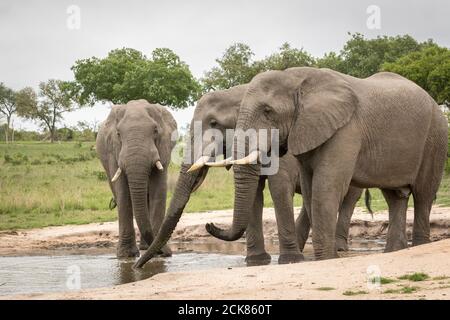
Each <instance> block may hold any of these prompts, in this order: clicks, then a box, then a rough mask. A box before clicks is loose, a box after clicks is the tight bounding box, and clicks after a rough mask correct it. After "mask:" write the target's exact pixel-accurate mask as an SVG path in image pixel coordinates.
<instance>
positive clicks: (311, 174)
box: [228, 67, 448, 259]
mask: <svg viewBox="0 0 450 320" xmlns="http://www.w3.org/2000/svg"><path fill="white" fill-rule="evenodd" d="M249 129H253V131H256V132H260V131H261V129H265V130H267V132H269V137H270V133H271V132H272V131H271V130H273V129H277V130H278V134H279V135H278V137H279V144H280V146H284V147H285V148H286V149H287V150H288V152H290V153H292V154H293V155H294V156H295V157H296V158H297V160H298V162H299V164H300V173H301V190H302V196H303V203H304V206H305V208H306V212H307V215H308V218H309V221H311V226H312V241H313V248H314V254H315V257H316V259H329V258H335V257H338V255H337V251H336V246H335V233H336V212H337V211H338V208H339V207H340V205H341V204H342V201H343V198H344V196H345V195H346V193H347V191H348V189H349V187H350V186H356V187H359V188H370V187H376V188H380V189H381V190H382V193H383V195H384V197H385V199H386V201H387V203H388V208H389V229H388V233H387V243H386V248H385V251H386V252H390V251H394V250H399V249H403V248H406V247H407V237H406V210H407V207H408V199H409V197H410V195H411V194H412V196H413V200H414V224H413V234H412V244H413V245H420V244H423V243H427V242H429V241H430V223H429V215H430V210H431V206H432V203H433V201H434V199H435V197H436V193H437V190H438V188H439V185H440V182H441V179H442V176H443V171H444V166H445V161H446V157H447V130H448V125H447V120H446V118H445V117H444V116H443V113H442V111H441V110H440V109H439V106H438V105H437V104H436V102H435V101H434V100H433V99H432V98H431V97H430V95H429V94H428V93H427V92H426V91H425V90H423V89H422V88H420V87H419V86H418V85H416V84H415V83H413V82H412V81H410V80H408V79H406V78H403V77H402V76H400V75H397V74H394V73H389V72H380V73H377V74H374V75H372V76H370V77H368V78H365V79H360V78H356V77H353V76H350V75H345V74H342V73H339V72H336V71H333V70H330V69H318V68H312V67H296V68H289V69H286V70H284V71H267V72H264V73H260V74H258V75H256V76H255V77H254V78H253V79H252V80H251V82H250V83H249V88H248V90H247V92H246V94H245V96H244V98H243V100H242V102H241V107H240V110H239V115H238V120H237V124H236V132H246V131H247V130H249ZM242 138H243V135H242V134H241V135H239V134H235V136H234V140H233V145H234V146H233V149H234V150H235V152H234V154H233V159H235V160H233V161H234V163H239V164H235V165H234V166H233V170H234V183H235V195H238V196H236V197H235V202H234V211H235V215H236V214H239V215H240V216H244V217H247V219H241V221H240V223H241V225H240V228H241V229H245V227H246V224H247V223H248V216H249V213H250V210H251V204H252V203H253V200H254V199H255V194H256V190H257V188H258V181H259V174H260V172H261V164H260V159H261V156H262V155H263V154H265V153H267V152H270V151H271V142H270V141H268V142H267V143H266V144H265V145H264V144H262V143H260V142H261V141H259V142H258V143H257V145H256V146H252V145H250V144H248V143H246V144H244V145H243V146H244V148H242V149H244V150H239V142H240V141H242ZM247 149H248V152H245V150H247ZM242 157H243V158H242ZM236 212H237V213H236ZM228 232H230V233H232V232H234V230H231V229H230V230H228Z"/></svg>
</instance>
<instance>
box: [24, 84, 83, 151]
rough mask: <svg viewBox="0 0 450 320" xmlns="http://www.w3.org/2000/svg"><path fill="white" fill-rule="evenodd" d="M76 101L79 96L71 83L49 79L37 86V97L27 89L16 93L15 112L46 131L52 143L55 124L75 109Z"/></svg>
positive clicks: (30, 89) (31, 90)
mask: <svg viewBox="0 0 450 320" xmlns="http://www.w3.org/2000/svg"><path fill="white" fill-rule="evenodd" d="M76 101H79V94H78V88H77V87H76V85H75V84H74V83H73V82H68V81H62V80H54V79H51V80H49V81H47V82H41V83H40V84H39V96H38V95H37V94H36V92H35V91H34V90H33V89H32V88H29V87H28V88H24V89H22V90H20V91H19V92H18V93H17V111H18V114H19V115H20V116H22V117H24V118H27V119H31V120H34V121H36V122H38V123H39V124H40V125H41V126H42V127H43V128H46V129H48V131H49V133H50V141H51V142H52V143H53V142H54V140H55V134H56V124H57V123H58V122H59V121H60V120H61V119H62V117H63V114H64V113H65V112H70V111H73V110H74V109H75V108H76V107H77V104H76Z"/></svg>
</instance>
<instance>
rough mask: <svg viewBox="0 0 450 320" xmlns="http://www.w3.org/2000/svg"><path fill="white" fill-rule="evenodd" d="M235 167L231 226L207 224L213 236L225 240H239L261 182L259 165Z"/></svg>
mask: <svg viewBox="0 0 450 320" xmlns="http://www.w3.org/2000/svg"><path fill="white" fill-rule="evenodd" d="M233 169H234V185H235V189H234V211H233V222H232V224H231V227H230V228H229V229H226V230H224V229H221V228H218V227H216V226H215V225H214V224H212V223H209V224H207V225H206V230H207V231H208V232H209V233H210V234H211V235H212V236H214V237H216V238H219V239H221V240H225V241H235V240H238V239H239V238H241V237H242V235H243V234H244V232H245V230H246V229H247V225H248V220H249V216H250V214H251V212H252V208H253V205H254V203H255V197H256V192H257V189H258V183H259V171H260V166H259V165H235V166H234V167H233Z"/></svg>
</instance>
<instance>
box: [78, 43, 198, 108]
mask: <svg viewBox="0 0 450 320" xmlns="http://www.w3.org/2000/svg"><path fill="white" fill-rule="evenodd" d="M72 70H73V72H74V75H75V79H76V82H77V84H78V85H79V87H80V94H79V99H80V100H79V102H80V104H82V105H85V104H88V105H93V104H94V103H95V102H97V101H109V102H112V103H115V104H121V103H127V102H128V101H130V100H136V99H146V100H148V101H149V102H151V103H161V104H164V105H168V106H170V107H172V108H185V107H187V106H189V105H190V104H192V102H193V101H195V100H196V99H197V97H198V94H199V91H200V86H199V84H198V82H197V81H196V80H195V78H194V77H193V76H192V74H191V72H190V70H189V67H188V65H187V64H186V63H184V62H183V61H181V60H180V58H179V57H178V56H177V55H176V54H175V53H174V52H172V51H171V50H170V49H167V48H159V49H155V50H154V51H153V52H152V55H151V58H147V57H146V56H145V55H143V54H142V53H141V52H139V51H137V50H134V49H129V48H123V49H116V50H112V51H111V52H109V54H108V56H107V57H106V58H103V59H99V58H96V57H92V58H89V59H83V60H78V61H76V63H75V65H74V66H72Z"/></svg>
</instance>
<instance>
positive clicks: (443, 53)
mask: <svg viewBox="0 0 450 320" xmlns="http://www.w3.org/2000/svg"><path fill="white" fill-rule="evenodd" d="M383 70H385V71H392V72H395V73H398V74H400V75H402V76H404V77H406V78H408V79H409V80H411V81H414V82H415V83H417V84H418V85H419V86H421V87H422V88H423V89H424V90H426V91H427V92H428V93H429V94H430V95H431V96H432V97H433V98H434V99H435V100H436V101H437V102H438V103H439V104H442V103H445V104H447V105H450V50H449V49H447V48H442V47H438V46H437V45H434V46H430V47H426V48H424V49H422V50H420V51H418V52H412V53H410V54H408V55H406V56H404V57H402V58H400V59H398V60H397V61H395V62H393V63H385V64H384V65H383Z"/></svg>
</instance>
